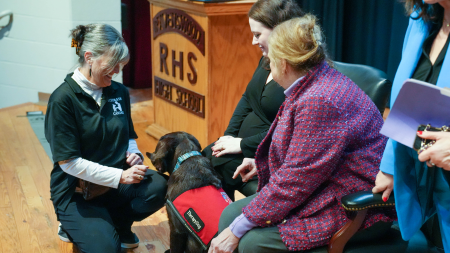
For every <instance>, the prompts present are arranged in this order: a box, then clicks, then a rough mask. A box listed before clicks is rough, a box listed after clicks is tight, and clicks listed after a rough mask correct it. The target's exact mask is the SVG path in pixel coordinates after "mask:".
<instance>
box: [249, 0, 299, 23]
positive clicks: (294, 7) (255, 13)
mask: <svg viewBox="0 0 450 253" xmlns="http://www.w3.org/2000/svg"><path fill="white" fill-rule="evenodd" d="M303 15H305V13H304V12H303V10H302V9H301V8H300V6H299V5H298V4H297V2H295V1H294V0H258V1H256V3H255V4H253V6H252V7H251V8H250V10H249V12H248V16H249V17H250V18H252V19H254V20H256V21H258V22H260V23H262V24H263V25H265V26H266V27H268V28H270V29H273V28H275V26H277V25H279V24H281V23H283V22H284V21H287V20H289V19H293V18H298V17H302V16H303Z"/></svg>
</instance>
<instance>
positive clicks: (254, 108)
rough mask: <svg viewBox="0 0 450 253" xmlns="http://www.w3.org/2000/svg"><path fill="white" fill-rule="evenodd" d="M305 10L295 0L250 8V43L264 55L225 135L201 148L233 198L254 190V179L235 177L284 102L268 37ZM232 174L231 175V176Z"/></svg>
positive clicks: (258, 2) (258, 4) (254, 191)
mask: <svg viewBox="0 0 450 253" xmlns="http://www.w3.org/2000/svg"><path fill="white" fill-rule="evenodd" d="M303 15H304V12H303V11H302V10H301V9H300V7H299V6H298V4H297V3H296V2H295V1H294V0H268V1H267V0H266V1H261V0H259V1H257V2H256V3H255V4H254V5H253V6H252V8H251V9H250V11H249V13H248V16H249V24H250V28H251V30H252V33H253V41H252V44H253V45H255V46H256V45H257V46H259V48H260V49H261V51H262V53H263V57H262V58H261V59H260V61H259V65H258V67H257V68H256V70H255V73H254V74H253V77H252V79H251V80H250V82H249V84H248V86H247V89H246V91H245V92H244V94H243V95H242V98H241V100H240V101H239V103H238V105H237V107H236V109H235V110H234V113H233V116H232V117H231V120H230V123H229V124H228V127H227V130H226V131H225V133H224V135H223V136H222V137H220V138H219V140H217V141H216V142H214V143H211V144H210V145H209V146H208V147H206V148H205V149H204V150H203V153H204V154H205V155H206V157H208V158H210V159H211V162H212V164H213V166H214V168H215V169H216V171H217V172H218V173H219V174H220V175H221V176H222V177H223V189H224V190H225V192H226V193H227V194H228V196H229V197H230V198H231V199H232V200H234V191H235V190H238V191H240V192H242V193H243V194H244V195H246V196H249V195H252V194H254V193H256V189H257V186H258V184H257V182H258V181H257V178H256V177H255V178H252V179H244V181H246V182H243V179H242V178H241V176H240V175H236V176H234V172H235V171H236V168H237V167H238V166H239V165H241V164H242V161H243V159H244V158H245V157H248V158H254V157H255V152H256V149H257V148H258V145H259V144H260V143H261V141H262V140H263V138H264V137H265V136H266V134H267V131H268V130H269V127H270V125H271V124H272V121H273V120H274V119H275V116H276V114H277V112H278V109H279V107H280V106H281V104H282V103H283V102H284V99H285V96H284V93H283V91H284V89H283V88H281V86H280V85H278V83H276V82H275V81H274V80H273V79H272V74H271V72H270V68H269V61H268V58H266V57H267V55H268V38H269V35H270V33H271V31H272V30H273V28H274V27H275V26H276V25H278V24H280V23H282V22H284V21H286V20H289V19H292V18H295V17H301V16H303ZM233 177H234V178H233Z"/></svg>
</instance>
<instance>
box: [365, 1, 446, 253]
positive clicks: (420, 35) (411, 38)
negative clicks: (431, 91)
mask: <svg viewBox="0 0 450 253" xmlns="http://www.w3.org/2000/svg"><path fill="white" fill-rule="evenodd" d="M405 2H406V9H407V11H408V12H409V14H410V21H409V26H408V30H407V31H406V35H405V41H404V43H403V55H402V60H401V62H400V65H399V67H398V70H397V74H396V75H395V79H394V83H393V87H392V94H391V106H392V105H393V104H394V102H395V99H396V98H397V95H398V93H399V91H400V88H401V87H402V85H403V82H404V81H405V80H406V79H408V78H414V79H417V80H421V81H425V82H428V83H431V84H435V85H437V86H439V87H450V71H449V70H450V56H447V51H448V44H449V33H450V1H449V0H406V1H405ZM417 99H419V100H421V101H423V103H427V98H426V97H421V98H417ZM439 127H441V126H439ZM428 166H429V167H428ZM428 166H427V163H426V162H421V161H420V160H419V159H418V154H417V152H416V151H414V150H413V149H412V148H409V147H406V146H404V145H402V144H400V143H398V142H396V141H394V140H392V139H389V141H388V143H387V145H386V150H385V151H384V154H383V159H382V161H381V165H380V172H379V173H378V175H377V179H376V186H375V187H374V188H373V192H383V199H385V200H387V199H388V198H389V195H390V194H391V192H392V190H393V189H394V194H395V201H396V205H395V206H396V208H397V213H398V222H399V226H400V230H401V232H402V237H403V239H405V240H409V239H410V238H411V237H412V236H413V235H414V233H416V232H417V231H418V230H419V229H420V227H421V226H422V224H423V223H424V222H425V221H426V220H427V219H428V218H430V217H431V216H433V215H434V214H435V213H437V215H438V219H439V224H440V226H441V228H440V231H441V235H442V242H443V244H444V249H445V251H446V252H450V215H449V210H450V186H449V182H448V181H446V180H445V175H444V173H445V172H444V171H443V170H442V169H441V168H438V167H436V166H434V164H432V163H431V162H428ZM392 175H395V177H393V176H392Z"/></svg>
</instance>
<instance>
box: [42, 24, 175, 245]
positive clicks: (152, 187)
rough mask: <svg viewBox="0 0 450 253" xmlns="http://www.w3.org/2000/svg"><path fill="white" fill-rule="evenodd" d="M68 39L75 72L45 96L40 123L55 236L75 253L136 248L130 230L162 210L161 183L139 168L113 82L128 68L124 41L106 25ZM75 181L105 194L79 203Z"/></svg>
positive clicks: (125, 100) (121, 93) (122, 100)
mask: <svg viewBox="0 0 450 253" xmlns="http://www.w3.org/2000/svg"><path fill="white" fill-rule="evenodd" d="M71 35H72V38H73V40H72V46H74V47H76V54H77V55H78V57H79V58H78V62H79V67H78V68H77V69H76V70H75V71H74V72H73V73H70V74H68V75H67V76H66V78H65V79H64V82H63V83H62V84H61V85H60V86H59V87H58V88H57V89H56V90H55V91H54V92H53V93H52V95H51V96H50V100H49V102H48V107H47V114H46V117H45V137H46V138H47V140H48V142H49V144H50V147H51V150H52V155H53V161H54V166H53V170H52V173H51V179H50V192H51V200H52V202H53V205H54V208H55V212H56V215H57V218H58V220H59V221H60V222H61V226H60V231H58V235H59V237H60V238H61V240H64V241H72V242H73V243H74V244H76V245H77V246H78V248H79V249H80V250H81V252H105V253H111V252H120V249H121V247H123V248H134V247H137V246H138V244H139V239H138V238H137V237H136V235H135V234H134V233H133V232H132V231H131V225H132V224H133V222H134V221H140V220H143V219H145V218H146V217H148V216H149V215H151V214H152V213H154V212H156V211H157V210H159V209H160V208H161V207H162V206H163V205H164V202H165V201H164V197H165V193H166V189H167V182H166V180H165V179H164V178H163V177H162V176H160V175H158V173H156V171H147V166H144V165H143V163H142V162H143V157H142V154H141V152H140V151H139V149H138V147H137V144H136V141H135V139H136V138H137V135H136V133H135V131H134V128H133V122H132V120H131V110H130V96H129V94H128V90H127V88H125V86H123V85H122V84H120V83H117V82H114V81H112V76H113V75H114V74H117V73H119V71H120V69H121V68H122V67H123V66H124V65H125V64H126V63H127V62H128V60H129V53H128V47H127V45H126V44H125V41H124V39H123V38H122V36H121V35H120V33H119V32H118V31H117V30H116V29H115V28H113V27H112V26H110V25H107V24H90V25H86V26H84V25H79V26H78V27H77V28H75V29H73V30H72V32H71ZM80 179H83V180H85V181H88V182H92V183H95V184H97V185H101V186H106V187H110V189H109V191H107V192H106V193H104V194H102V195H100V196H97V197H96V198H94V199H92V200H86V199H85V198H84V197H83V195H81V194H79V193H77V192H76V191H75V190H76V188H77V185H78V182H79V180H80ZM105 189H107V188H105ZM87 199H89V198H87Z"/></svg>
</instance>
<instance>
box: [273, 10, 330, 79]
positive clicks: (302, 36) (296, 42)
mask: <svg viewBox="0 0 450 253" xmlns="http://www.w3.org/2000/svg"><path fill="white" fill-rule="evenodd" d="M269 49H270V50H269V58H270V59H271V61H274V62H273V64H275V66H279V62H280V60H281V59H285V60H286V62H287V63H288V64H289V65H290V66H292V67H293V68H294V70H295V71H297V72H299V73H304V72H308V71H309V70H310V69H311V68H313V67H314V66H316V65H318V64H320V63H322V62H323V61H324V60H326V61H329V60H328V56H327V52H326V48H325V43H324V41H323V33H322V30H321V28H320V26H319V25H318V24H317V19H316V17H315V16H314V15H312V14H306V15H305V16H303V17H300V18H294V19H291V20H288V21H285V22H283V23H281V24H280V25H278V26H276V27H275V28H274V29H273V31H272V33H271V35H270V38H269Z"/></svg>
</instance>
